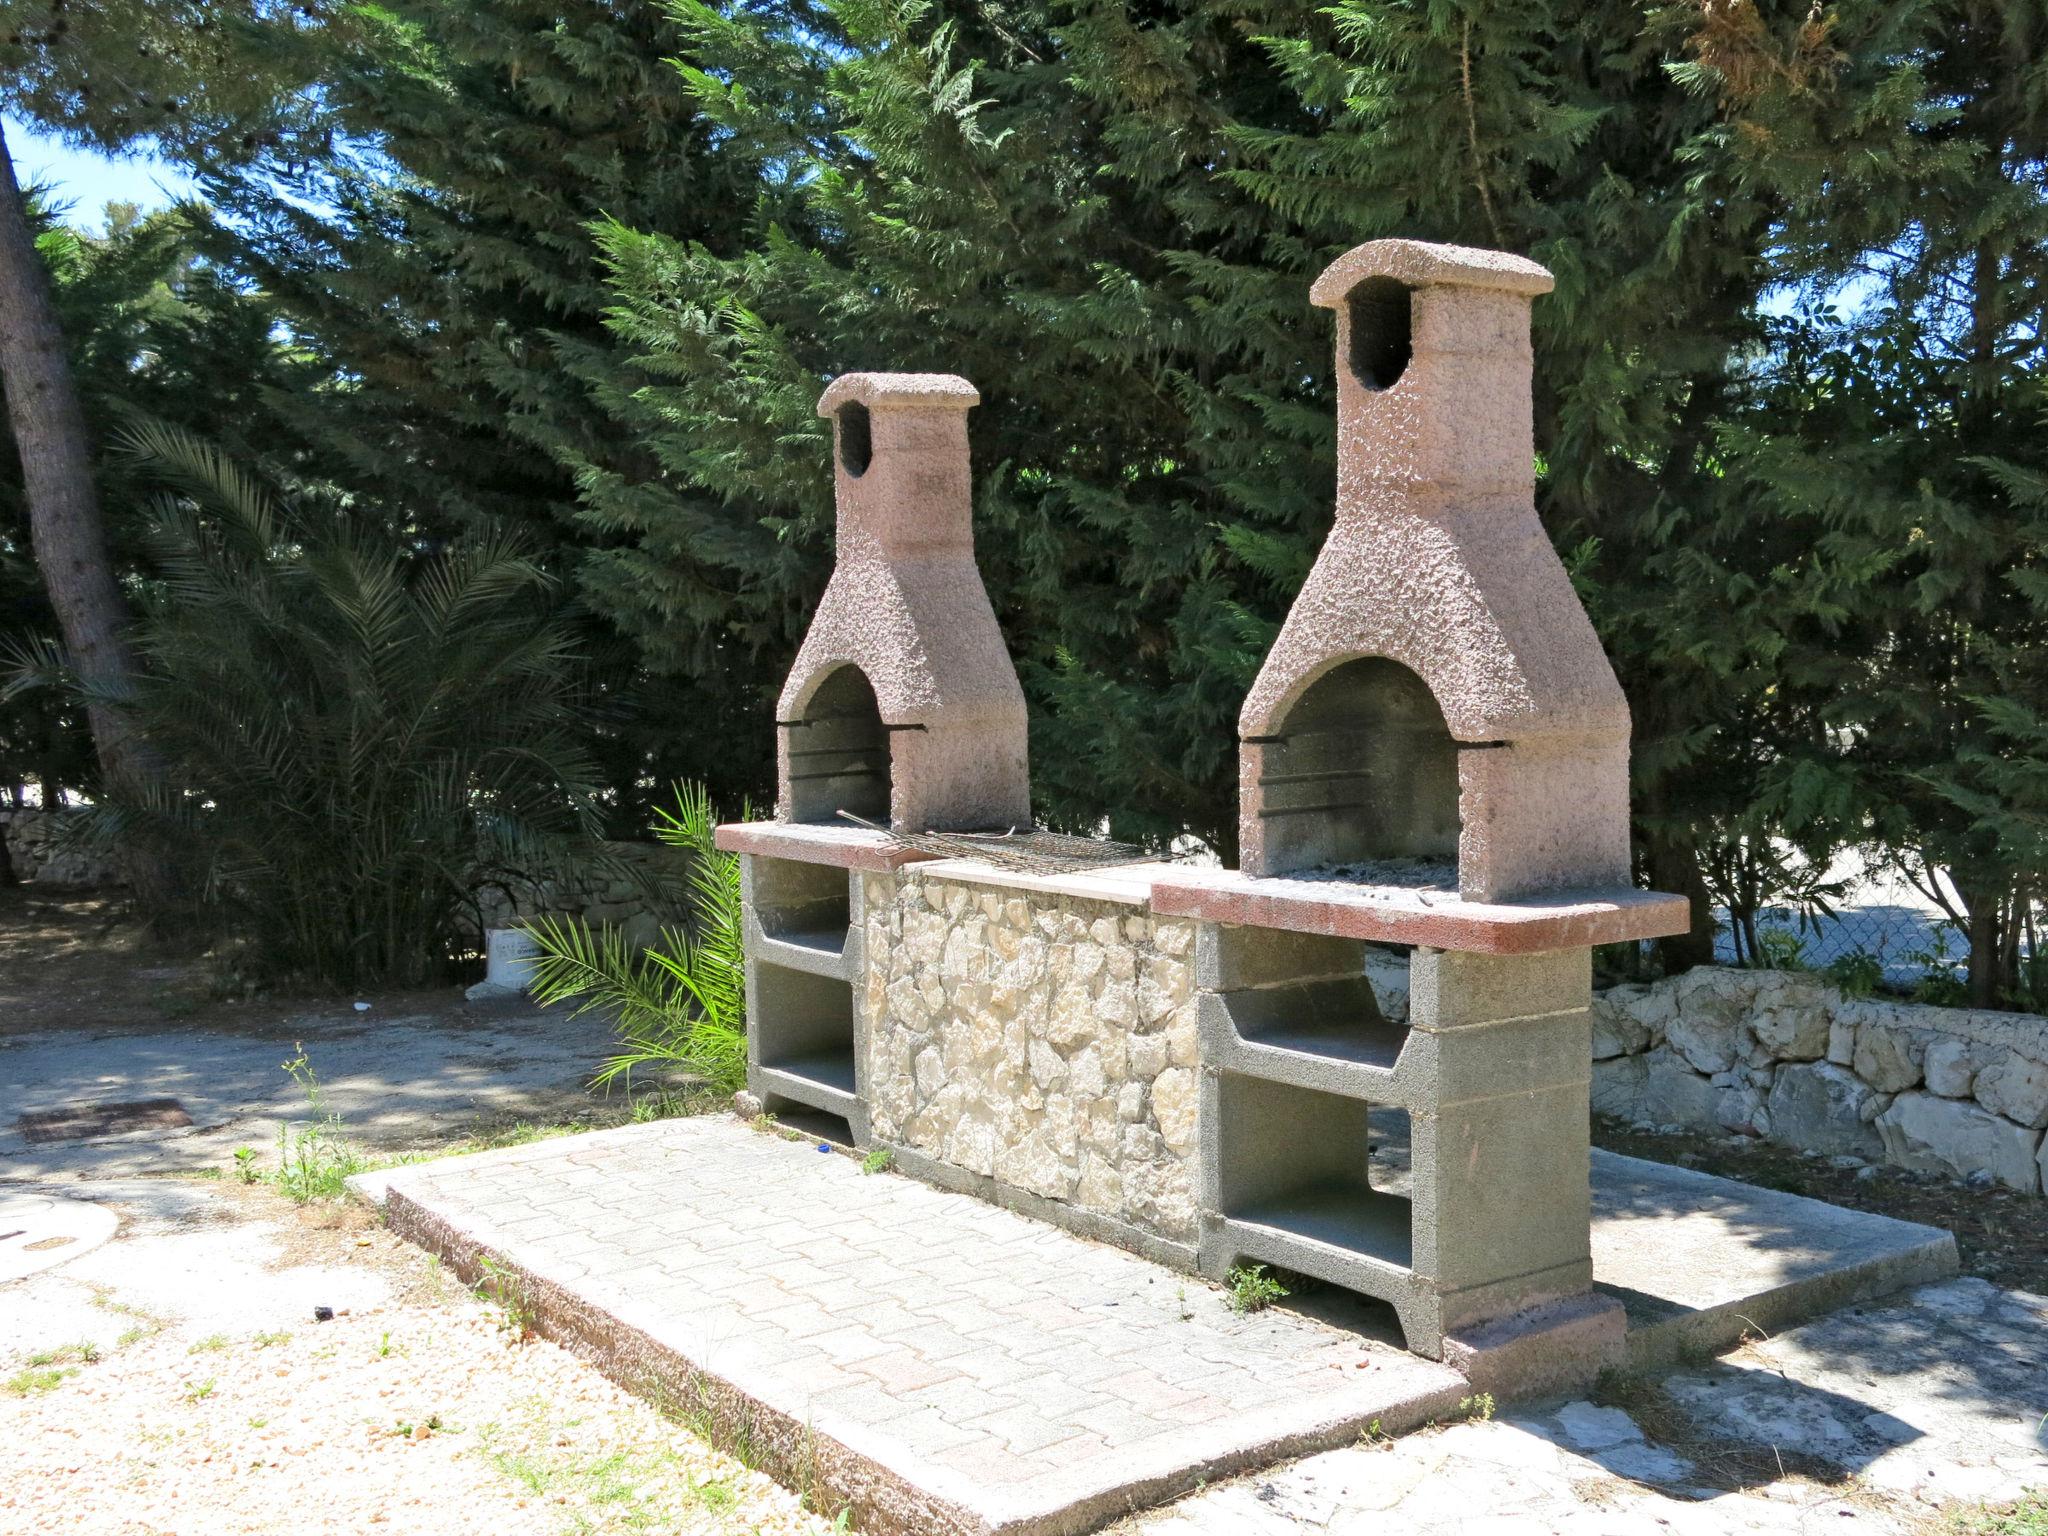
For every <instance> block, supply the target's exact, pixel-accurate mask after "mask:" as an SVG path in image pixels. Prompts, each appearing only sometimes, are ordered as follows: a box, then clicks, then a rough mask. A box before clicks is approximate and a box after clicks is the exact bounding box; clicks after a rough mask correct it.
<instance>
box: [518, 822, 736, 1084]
mask: <svg viewBox="0 0 2048 1536" xmlns="http://www.w3.org/2000/svg"><path fill="white" fill-rule="evenodd" d="M740 814H741V818H742V819H745V817H746V816H747V814H748V813H747V811H746V810H745V808H742V810H741V813H740ZM657 815H658V816H659V818H660V819H659V820H658V821H657V822H656V824H655V826H654V829H653V830H654V835H655V836H656V837H657V838H659V839H660V840H661V841H662V842H664V843H666V844H668V845H669V846H670V847H672V848H678V849H681V850H682V851H683V852H684V853H685V854H687V855H688V856H689V874H688V877H687V878H688V887H689V905H690V912H691V922H690V926H689V927H687V928H684V927H672V928H667V929H664V930H663V931H662V933H661V936H660V938H659V939H658V941H657V942H656V943H655V944H654V945H653V946H652V947H650V948H648V949H646V950H644V951H639V952H637V953H636V951H635V947H634V946H633V945H632V944H630V943H629V942H628V941H627V938H626V934H625V932H624V930H622V929H615V928H612V927H611V926H609V925H606V926H604V927H602V928H600V929H598V930H597V931H596V932H595V933H593V932H592V931H591V930H590V929H589V928H588V927H587V926H585V925H584V924H581V923H574V922H569V921H566V920H562V919H557V918H540V919H538V920H536V921H535V922H533V923H531V924H529V925H528V928H527V932H528V933H530V934H532V936H533V938H534V941H535V942H536V943H537V944H538V945H539V946H540V956H539V958H538V959H537V960H536V962H535V965H534V976H533V983H532V986H533V993H534V996H535V997H536V998H538V999H539V1000H540V1001H541V1002H543V1003H550V1004H552V1003H560V1002H569V1001H574V1002H576V1003H577V1004H578V1005H579V1006H578V1007H577V1009H576V1011H575V1013H574V1014H572V1015H571V1017H577V1016H580V1015H582V1014H585V1013H589V1012H592V1011H593V1010H595V1011H598V1012H602V1013H608V1014H610V1015H612V1018H613V1028H614V1030H615V1031H616V1033H617V1036H618V1046H619V1048H618V1050H617V1051H616V1052H615V1053H614V1054H613V1055H612V1056H611V1057H610V1058H609V1059H607V1060H606V1062H605V1064H604V1066H603V1067H602V1068H600V1069H599V1071H598V1073H597V1075H596V1077H594V1078H593V1079H591V1086H592V1087H594V1088H605V1089H609V1088H611V1087H613V1086H614V1085H616V1086H618V1087H621V1088H624V1089H625V1090H626V1091H628V1092H631V1090H632V1085H633V1073H634V1072H635V1071H639V1070H645V1069H649V1068H657V1069H659V1068H668V1069H674V1070H679V1071H682V1072H686V1073H689V1074H690V1075H692V1076H695V1077H699V1078H702V1079H703V1080H704V1081H705V1082H707V1083H709V1084H711V1085H712V1086H713V1087H716V1088H720V1089H723V1090H726V1091H728V1092H730V1091H733V1090H736V1089H738V1088H739V1087H741V1086H742V1085H743V1084H744V1082H745V1080H746V1072H747V980H746V953H745V948H744V943H743V936H744V931H743V926H742V925H743V914H742V912H741V909H740V861H739V858H738V856H737V855H736V854H730V853H727V852H725V851H724V850H723V849H721V848H719V847H718V846H717V844H716V843H715V842H714V841H713V836H712V834H713V833H714V831H715V830H716V829H717V826H718V816H717V813H716V812H715V811H714V810H713V809H712V805H711V795H710V792H709V791H708V790H707V789H706V788H705V787H704V786H703V785H702V784H679V785H677V786H676V808H675V810H674V811H673V812H670V811H660V812H657Z"/></svg>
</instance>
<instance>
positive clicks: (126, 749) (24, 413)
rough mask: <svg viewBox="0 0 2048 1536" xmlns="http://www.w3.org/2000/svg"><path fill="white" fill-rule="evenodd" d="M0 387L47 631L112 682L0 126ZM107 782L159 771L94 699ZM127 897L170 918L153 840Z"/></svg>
mask: <svg viewBox="0 0 2048 1536" xmlns="http://www.w3.org/2000/svg"><path fill="white" fill-rule="evenodd" d="M0 384H4V387H5V392H6V396H7V421H8V425H9V427H10V428H11V429H12V430H13V434H14V445H15V449H16V451H17V452H18V453H19V454H20V456H21V478H22V487H23V490H24V492H25V493H26V500H27V503H28V520H29V535H30V540H31V543H32V545H33V547H34V550H35V558H36V568H37V570H38V571H40V572H41V574H42V578H43V586H44V589H45V590H46V591H47V592H48V593H49V597H50V606H51V607H52V608H54V609H55V610H56V613H57V627H58V631H59V633H60V634H61V636H62V637H63V641H64V648H65V650H66V651H67V652H68V653H69V657H70V662H71V665H72V667H73V668H74V670H76V672H77V673H78V675H79V676H80V677H81V678H84V679H87V680H89V681H91V682H94V683H96V684H102V685H104V684H108V683H115V684H118V683H120V682H121V681H123V680H124V679H126V678H128V677H130V676H132V675H133V673H134V665H135V664H134V657H133V655H132V654H131V653H130V651H129V649H128V642H127V639H126V637H125V633H124V631H125V626H126V624H127V620H128V610H127V605H126V604H125V603H124V602H123V601H122V599H121V591H120V588H119V587H118V586H117V585H116V584H115V581H114V571H113V562H112V560H111V559H110V557H109V554H108V545H107V532H106V525H105V522H104V520H103V519H102V517H101V515H100V504H99V497H98V494H97V493H96V491H95V489H94V486H93V476H92V440H91V438H90V436H89V435H88V434H87V432H86V426H85V413H84V411H83V410H82V409H81V408H80V406H79V402H78V389H77V386H76V385H75V384H74V382H73V380H72V377H71V364H70V359H69V358H68V357H67V355H66V353H65V348H64V335H63V332H62V330H61V329H60V328H59V327H58V324H57V314H56V304H55V300H54V297H53V295H52V293H51V290H50V280H49V274H48V273H47V272H46V271H45V270H44V268H43V264H42V260H41V258H40V257H39V256H38V255H37V254H36V247H35V236H34V233H33V232H32V231H31V229H30V228H29V223H28V213H27V209H26V206H25V205H24V203H23V201H22V196H21V187H20V185H19V184H18V183H17V182H16V180H15V176H14V161H13V158H12V156H11V154H10V152H9V150H8V147H7V137H6V131H5V128H4V127H0ZM87 718H88V720H89V722H90V724H91V727H92V738H93V748H94V751H95V752H96V754H97V755H98V758H99V766H100V774H101V777H102V779H103V780H104V781H105V784H106V785H107V787H108V789H109V790H110V791H111V792H113V793H115V794H117V795H119V796H121V797H122V798H124V799H131V800H132V799H137V798H140V797H141V796H143V795H144V794H146V793H147V792H148V790H149V789H150V788H151V787H152V786H153V785H154V784H156V783H157V782H158V781H159V780H160V778H161V774H160V771H159V769H158V766H157V764H156V762H155V760H154V757H153V756H152V754H151V753H150V752H149V750H148V748H147V746H146V745H145V743H144V742H143V741H142V739H141V738H140V737H139V736H138V735H137V734H136V732H135V731H134V729H133V728H132V727H131V726H130V725H129V724H128V722H127V721H126V720H124V719H122V718H121V716H120V715H119V714H118V713H116V712H115V711H113V710H110V709H108V708H106V707H105V706H104V705H92V706H90V707H89V708H88V710H87ZM129 874H130V878H131V879H132V880H133V882H134V887H135V894H136V897H137V899H138V900H139V901H140V902H141V903H142V906H143V909H144V910H145V911H146V912H148V913H149V914H150V915H151V916H152V918H155V919H162V918H165V917H172V916H173V914H174V908H175V906H176V901H177V896H178V893H179V891H180V889H181V883H180V881H179V880H178V878H177V872H176V868H175V866H174V865H173V863H172V862H171V860H170V859H169V857H168V856H167V855H166V854H165V853H164V851H163V850H161V849H156V848H148V847H134V848H131V849H130V850H129Z"/></svg>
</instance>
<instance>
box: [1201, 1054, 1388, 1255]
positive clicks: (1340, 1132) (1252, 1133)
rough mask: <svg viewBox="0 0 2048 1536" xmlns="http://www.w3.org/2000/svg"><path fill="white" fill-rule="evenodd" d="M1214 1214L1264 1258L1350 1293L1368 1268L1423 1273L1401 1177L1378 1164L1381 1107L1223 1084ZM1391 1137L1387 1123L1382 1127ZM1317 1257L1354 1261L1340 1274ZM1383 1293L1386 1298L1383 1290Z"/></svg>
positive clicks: (1265, 1084)
mask: <svg viewBox="0 0 2048 1536" xmlns="http://www.w3.org/2000/svg"><path fill="white" fill-rule="evenodd" d="M1215 1107H1216V1111H1217V1124H1216V1137H1215V1143H1214V1144H1215V1163H1216V1166H1215V1169H1214V1175H1213V1186H1212V1187H1213V1196H1214V1206H1215V1209H1214V1214H1215V1216H1216V1217H1217V1218H1218V1219H1219V1220H1220V1221H1221V1223H1222V1224H1223V1225H1224V1226H1226V1227H1228V1228H1230V1229H1233V1230H1235V1231H1236V1232H1237V1233H1238V1234H1239V1235H1240V1236H1249V1235H1250V1234H1251V1233H1252V1232H1253V1231H1256V1232H1258V1233H1260V1234H1263V1235H1265V1236H1266V1237H1267V1239H1268V1241H1265V1242H1261V1243H1259V1244H1257V1245H1256V1246H1257V1247H1258V1248H1259V1250H1260V1251H1261V1256H1263V1257H1268V1258H1270V1259H1271V1261H1272V1262H1275V1263H1281V1264H1286V1265H1288V1266H1289V1267H1291V1268H1296V1269H1300V1270H1301V1271H1303V1272H1304V1273H1308V1274H1319V1275H1322V1276H1324V1277H1325V1278H1330V1279H1335V1280H1337V1281H1338V1283H1341V1284H1350V1283H1352V1278H1351V1276H1352V1272H1353V1271H1354V1270H1355V1269H1356V1268H1358V1267H1359V1266H1360V1261H1363V1265H1364V1266H1366V1267H1370V1268H1373V1269H1381V1270H1384V1271H1386V1272H1387V1274H1388V1278H1389V1279H1395V1278H1398V1277H1403V1276H1405V1275H1406V1274H1407V1272H1408V1271H1409V1270H1410V1269H1411V1267H1412V1265H1413V1263H1414V1251H1415V1246H1414V1213H1413V1206H1412V1205H1411V1203H1410V1201H1409V1200H1408V1198H1407V1197H1406V1196H1405V1195H1403V1194H1397V1193H1395V1192H1394V1189H1395V1188H1398V1187H1400V1186H1401V1185H1402V1184H1403V1183H1404V1182H1405V1181H1404V1179H1403V1178H1402V1177H1401V1174H1402V1170H1400V1169H1396V1168H1388V1169H1385V1170H1379V1169H1376V1168H1375V1167H1374V1164H1373V1145H1372V1144H1373V1133H1374V1130H1375V1128H1376V1126H1375V1124H1374V1122H1373V1121H1372V1120H1371V1118H1370V1117H1371V1115H1372V1106H1371V1105H1370V1104H1368V1103H1367V1102H1366V1101H1365V1100H1364V1099H1360V1098H1354V1097H1350V1096H1347V1095H1344V1094H1336V1093H1325V1092H1320V1091H1318V1090H1316V1089H1312V1088H1303V1087H1298V1086H1295V1085H1292V1084H1288V1083H1282V1082H1275V1081H1272V1080H1270V1079H1266V1078H1260V1077H1252V1076H1247V1075H1244V1074H1241V1073H1236V1072H1224V1073H1219V1074H1218V1076H1217V1079H1216V1099H1215ZM1377 1128H1379V1129H1380V1130H1381V1132H1382V1134H1384V1120H1382V1121H1381V1122H1380V1123H1379V1125H1378V1127H1377ZM1318 1251H1322V1252H1323V1253H1325V1254H1329V1255H1331V1256H1335V1257H1339V1258H1341V1259H1343V1260H1346V1261H1349V1262H1347V1263H1345V1264H1344V1265H1342V1266H1341V1268H1340V1271H1339V1273H1336V1274H1333V1273H1332V1272H1331V1267H1330V1265H1329V1264H1328V1263H1326V1262H1323V1261H1321V1259H1319V1257H1318ZM1375 1289H1377V1288H1375Z"/></svg>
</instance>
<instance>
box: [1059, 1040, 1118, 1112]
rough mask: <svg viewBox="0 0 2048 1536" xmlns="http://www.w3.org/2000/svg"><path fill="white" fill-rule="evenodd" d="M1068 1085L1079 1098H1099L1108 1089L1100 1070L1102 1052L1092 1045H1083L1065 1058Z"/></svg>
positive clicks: (1107, 1083) (1105, 1078)
mask: <svg viewBox="0 0 2048 1536" xmlns="http://www.w3.org/2000/svg"><path fill="white" fill-rule="evenodd" d="M1067 1071H1068V1079H1067V1080H1068V1085H1069V1087H1070V1089H1071V1091H1072V1092H1073V1093H1074V1094H1075V1095H1076V1096H1077V1097H1080V1098H1084V1099H1099V1098H1101V1097H1102V1095H1103V1094H1104V1093H1106V1092H1107V1091H1108V1089H1109V1079H1108V1077H1107V1076H1106V1075H1105V1074H1104V1072H1103V1070H1102V1053H1101V1052H1100V1051H1098V1050H1096V1048H1095V1047H1094V1046H1092V1045H1090V1046H1083V1047H1082V1048H1081V1049H1080V1050H1078V1051H1076V1052H1075V1053H1074V1054H1073V1055H1072V1056H1071V1057H1069V1058H1068V1060H1067Z"/></svg>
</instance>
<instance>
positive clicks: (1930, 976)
mask: <svg viewBox="0 0 2048 1536" xmlns="http://www.w3.org/2000/svg"><path fill="white" fill-rule="evenodd" d="M1953 928H1954V924H1952V923H1940V924H1937V925H1936V926H1935V929H1934V933H1933V937H1932V938H1931V940H1930V941H1929V943H1928V946H1927V947H1926V948H1925V949H1915V950H1911V951H1909V952H1908V953H1907V955H1906V964H1908V965H1916V966H1919V967H1920V970H1921V975H1920V979H1919V980H1918V981H1917V982H1915V983H1914V984H1913V993H1912V997H1913V1001H1914V1002H1916V1003H1930V1004H1932V1005H1934V1006H1935V1007H1937V1008H1960V1007H1962V1006H1963V1005H1964V1004H1966V1003H1968V1002H1969V1000H1970V982H1969V973H1968V970H1967V968H1966V967H1965V964H1964V962H1963V961H1962V959H1960V958H1959V957H1958V956H1957V954H1956V952H1955V946H1954V943H1953V941H1952V939H1951V936H1950V935H1951V931H1952V929H1953Z"/></svg>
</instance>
